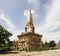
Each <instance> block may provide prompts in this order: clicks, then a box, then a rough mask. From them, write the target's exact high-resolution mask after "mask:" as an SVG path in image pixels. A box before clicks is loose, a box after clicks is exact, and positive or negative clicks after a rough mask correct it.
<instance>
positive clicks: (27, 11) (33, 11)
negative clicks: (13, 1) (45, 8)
mask: <svg viewBox="0 0 60 56" xmlns="http://www.w3.org/2000/svg"><path fill="white" fill-rule="evenodd" d="M28 13H29V10H24V16H28ZM31 13H32V14H34V13H35V10H33V9H31Z"/></svg>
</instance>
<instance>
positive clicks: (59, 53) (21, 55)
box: [0, 50, 60, 56]
mask: <svg viewBox="0 0 60 56" xmlns="http://www.w3.org/2000/svg"><path fill="white" fill-rule="evenodd" d="M0 56H60V50H49V51H36V52H25V51H23V52H10V53H9V52H8V53H5V54H0Z"/></svg>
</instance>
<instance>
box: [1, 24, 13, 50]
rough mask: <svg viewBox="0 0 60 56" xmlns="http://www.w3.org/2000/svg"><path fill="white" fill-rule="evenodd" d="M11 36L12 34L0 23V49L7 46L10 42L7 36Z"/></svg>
mask: <svg viewBox="0 0 60 56" xmlns="http://www.w3.org/2000/svg"><path fill="white" fill-rule="evenodd" d="M11 36H12V34H11V33H10V32H9V31H7V30H6V29H5V28H4V27H2V25H0V50H3V49H7V48H9V46H10V44H11V42H10V40H9V37H11Z"/></svg>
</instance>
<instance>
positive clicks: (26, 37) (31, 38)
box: [17, 10, 42, 49]
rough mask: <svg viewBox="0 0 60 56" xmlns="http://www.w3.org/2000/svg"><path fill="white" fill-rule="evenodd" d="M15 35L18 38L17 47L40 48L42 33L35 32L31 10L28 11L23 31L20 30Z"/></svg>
mask: <svg viewBox="0 0 60 56" xmlns="http://www.w3.org/2000/svg"><path fill="white" fill-rule="evenodd" d="M17 37H18V39H19V40H18V47H19V49H29V48H42V40H41V38H42V35H41V34H37V33H35V27H34V24H33V19H32V14H31V10H30V11H29V12H28V18H27V22H26V26H25V32H22V33H21V34H20V35H18V36H17Z"/></svg>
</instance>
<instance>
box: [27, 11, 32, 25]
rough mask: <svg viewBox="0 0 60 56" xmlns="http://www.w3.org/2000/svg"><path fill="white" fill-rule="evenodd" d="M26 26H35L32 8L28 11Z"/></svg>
mask: <svg viewBox="0 0 60 56" xmlns="http://www.w3.org/2000/svg"><path fill="white" fill-rule="evenodd" d="M26 26H33V20H32V14H31V10H29V11H28V18H27V24H26Z"/></svg>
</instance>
